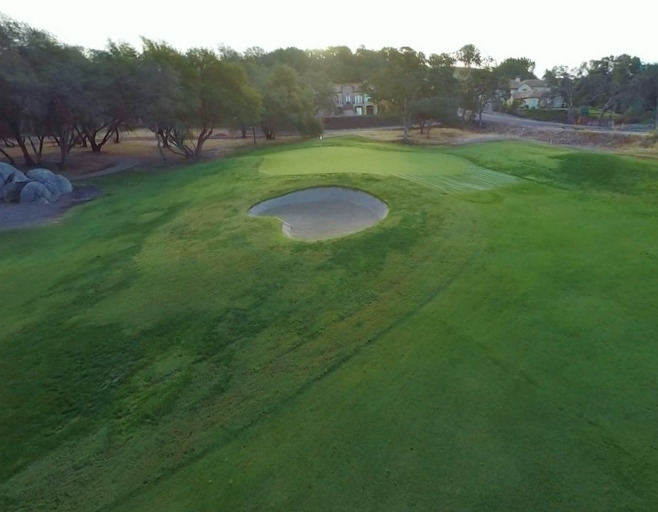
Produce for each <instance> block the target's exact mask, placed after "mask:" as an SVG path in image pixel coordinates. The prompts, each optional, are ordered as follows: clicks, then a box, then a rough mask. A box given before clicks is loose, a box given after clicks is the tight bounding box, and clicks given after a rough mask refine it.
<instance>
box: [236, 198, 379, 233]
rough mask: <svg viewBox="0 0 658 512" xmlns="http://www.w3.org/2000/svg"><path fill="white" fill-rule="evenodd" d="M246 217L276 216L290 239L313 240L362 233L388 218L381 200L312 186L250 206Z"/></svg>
mask: <svg viewBox="0 0 658 512" xmlns="http://www.w3.org/2000/svg"><path fill="white" fill-rule="evenodd" d="M249 214H250V215H254V216H258V217H276V218H278V219H280V220H281V223H282V226H281V229H282V231H283V233H284V234H285V235H286V236H288V237H290V238H297V239H300V240H307V241H315V240H327V239H330V238H338V237H341V236H346V235H350V234H352V233H357V232H359V231H363V230H364V229H367V228H369V227H371V226H374V225H375V224H377V223H378V222H380V221H381V220H382V219H384V218H385V217H386V215H388V206H387V205H386V203H384V202H383V201H381V200H379V199H377V198H376V197H374V196H371V195H370V194H367V193H365V192H361V191H359V190H354V189H349V188H343V187H315V188H309V189H304V190H298V191H296V192H291V193H289V194H286V195H283V196H279V197H275V198H272V199H268V200H266V201H263V202H261V203H258V204H256V205H254V206H252V207H251V208H250V209H249Z"/></svg>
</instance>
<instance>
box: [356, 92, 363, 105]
mask: <svg viewBox="0 0 658 512" xmlns="http://www.w3.org/2000/svg"><path fill="white" fill-rule="evenodd" d="M354 103H356V104H359V103H363V96H361V95H360V94H356V95H354Z"/></svg>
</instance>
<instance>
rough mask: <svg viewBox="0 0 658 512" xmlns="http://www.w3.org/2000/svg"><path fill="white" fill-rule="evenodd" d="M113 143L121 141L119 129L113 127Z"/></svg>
mask: <svg viewBox="0 0 658 512" xmlns="http://www.w3.org/2000/svg"><path fill="white" fill-rule="evenodd" d="M114 143H115V144H120V143H121V135H119V129H118V128H115V130H114Z"/></svg>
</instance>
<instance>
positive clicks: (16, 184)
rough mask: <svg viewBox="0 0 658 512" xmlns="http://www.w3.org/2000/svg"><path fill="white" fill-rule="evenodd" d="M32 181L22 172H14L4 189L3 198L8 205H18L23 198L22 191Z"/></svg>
mask: <svg viewBox="0 0 658 512" xmlns="http://www.w3.org/2000/svg"><path fill="white" fill-rule="evenodd" d="M30 181H31V180H30V178H28V177H27V176H25V174H23V173H22V172H21V171H16V172H14V173H13V174H12V175H11V176H9V178H8V179H7V181H6V182H5V184H4V186H3V187H2V197H3V198H4V200H5V201H7V202H8V203H17V202H18V201H19V200H20V198H21V190H23V187H24V186H25V185H27V184H28V183H29V182H30Z"/></svg>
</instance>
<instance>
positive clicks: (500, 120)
mask: <svg viewBox="0 0 658 512" xmlns="http://www.w3.org/2000/svg"><path fill="white" fill-rule="evenodd" d="M482 120H483V121H484V122H486V123H490V124H506V125H510V126H518V127H520V128H543V129H547V128H548V129H556V130H557V129H561V130H563V129H567V130H571V129H573V128H574V126H573V125H570V124H562V123H552V122H547V121H535V120H534V119H524V118H522V117H517V116H511V115H509V114H502V113H500V112H484V113H483V114H482ZM580 128H582V129H586V130H591V131H596V132H615V133H637V130H624V129H623V128H620V127H616V128H609V127H607V126H581V127H580ZM649 129H650V128H648V127H647V130H649ZM647 130H640V133H641V132H643V131H647Z"/></svg>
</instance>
